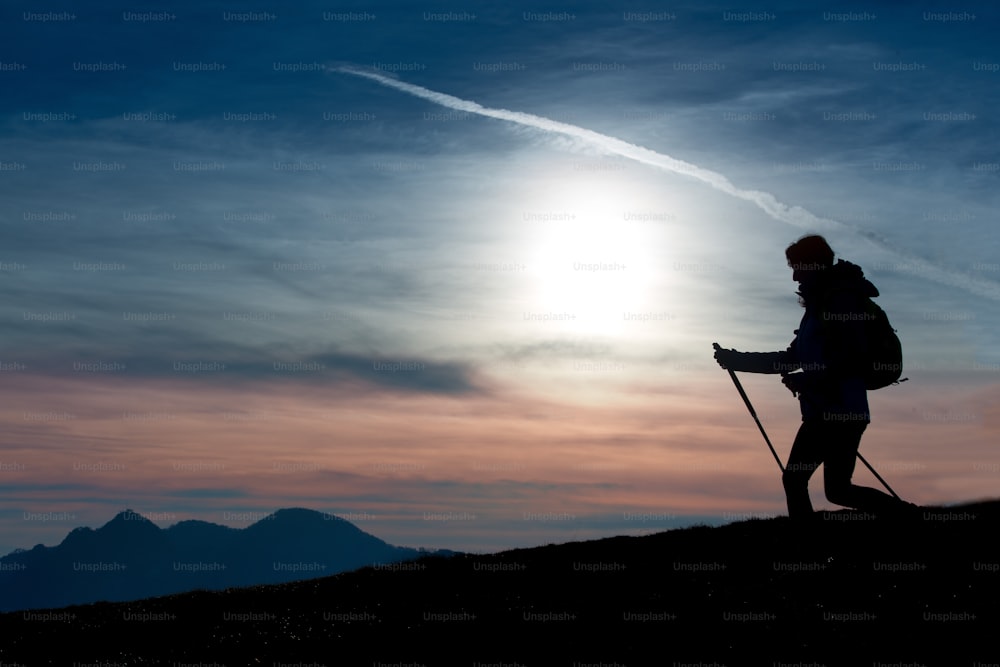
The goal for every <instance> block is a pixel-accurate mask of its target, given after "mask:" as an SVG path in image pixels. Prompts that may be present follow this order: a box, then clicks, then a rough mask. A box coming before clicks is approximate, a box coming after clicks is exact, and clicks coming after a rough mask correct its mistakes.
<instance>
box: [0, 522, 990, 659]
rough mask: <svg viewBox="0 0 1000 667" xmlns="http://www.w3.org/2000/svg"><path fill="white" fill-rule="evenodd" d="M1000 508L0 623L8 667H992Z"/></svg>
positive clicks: (382, 570) (424, 565) (432, 568)
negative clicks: (48, 658) (62, 665)
mask: <svg viewBox="0 0 1000 667" xmlns="http://www.w3.org/2000/svg"><path fill="white" fill-rule="evenodd" d="M998 526H1000V504H997V503H980V504H972V505H965V506H962V507H952V508H936V509H928V510H926V511H924V512H923V513H922V515H921V516H919V517H916V518H914V519H912V520H909V521H907V522H900V521H890V520H887V519H875V518H873V517H870V516H865V515H861V514H856V513H851V512H836V513H824V514H821V515H819V516H818V517H817V520H816V521H815V522H812V523H810V524H807V525H798V524H793V523H791V522H790V521H789V520H788V519H787V518H777V519H771V520H760V521H746V522H741V523H735V524H730V525H727V526H721V527H716V528H708V527H695V528H688V529H682V530H675V531H669V532H665V533H659V534H656V535H650V536H644V537H614V538H608V539H603V540H597V541H591V542H579V543H570V544H561V545H550V546H544V547H537V548H532V549H519V550H514V551H508V552H503V553H499V554H493V555H476V556H471V555H457V556H452V557H450V558H445V557H428V558H424V559H421V560H418V561H413V562H409V563H396V564H392V565H383V566H378V567H368V568H364V569H362V570H359V571H356V572H350V573H344V574H340V575H337V576H333V577H327V578H322V579H313V580H310V581H302V582H295V583H288V584H280V585H274V586H264V587H255V588H245V589H232V590H228V591H224V592H197V593H189V594H183V595H176V596H171V597H164V598H157V599H150V600H144V601H141V602H133V603H120V604H97V605H90V606H82V607H72V608H66V609H61V610H57V611H52V612H48V613H46V612H41V613H39V612H35V613H33V614H28V613H15V614H6V615H3V616H0V627H2V632H3V636H4V642H3V645H2V648H0V658H2V662H3V663H4V664H8V663H11V662H17V663H21V664H57V662H58V661H56V662H48V663H46V662H44V661H43V660H41V658H40V656H43V655H51V654H52V653H53V651H54V647H57V646H63V647H67V646H68V647H72V650H73V653H74V655H73V658H72V659H73V660H75V661H76V662H78V663H93V662H99V661H103V662H116V663H117V664H164V665H171V664H175V663H176V664H179V663H202V664H206V663H207V664H212V663H213V662H215V663H219V664H230V665H237V664H239V665H244V664H272V663H292V664H299V663H301V664H325V665H345V664H357V665H369V666H371V665H379V664H382V665H396V664H402V665H428V666H429V665H437V664H464V665H477V664H478V665H489V664H504V665H514V664H518V665H574V666H580V665H585V664H603V665H614V664H618V665H639V664H656V665H668V666H671V667H674V666H675V665H681V664H685V665H687V664H696V665H706V664H713V663H718V664H727V665H735V664H765V665H776V664H810V665H811V664H821V665H835V664H850V665H898V664H904V665H928V666H929V665H968V666H969V667H972V666H973V665H976V664H977V663H982V664H989V663H990V662H991V661H992V662H996V661H997V656H998V655H1000V653H998V649H997V648H996V642H995V640H994V639H993V638H992V637H993V635H994V634H995V629H996V627H998V622H1000V604H998V594H1000V572H998V569H1000V554H998V548H997V547H996V546H994V539H995V538H994V536H995V535H996V533H997V528H998Z"/></svg>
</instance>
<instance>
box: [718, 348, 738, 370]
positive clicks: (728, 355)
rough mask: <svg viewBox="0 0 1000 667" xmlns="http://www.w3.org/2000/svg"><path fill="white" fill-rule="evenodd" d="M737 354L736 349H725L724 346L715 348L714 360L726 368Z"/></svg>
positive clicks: (732, 362)
mask: <svg viewBox="0 0 1000 667" xmlns="http://www.w3.org/2000/svg"><path fill="white" fill-rule="evenodd" d="M739 354H740V353H739V352H737V351H736V350H727V349H726V348H724V347H716V348H715V360H716V361H717V362H718V363H719V365H720V366H722V367H723V368H725V369H727V370H728V369H729V368H731V367H732V366H733V364H735V363H736V357H737V355H739Z"/></svg>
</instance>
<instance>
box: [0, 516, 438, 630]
mask: <svg viewBox="0 0 1000 667" xmlns="http://www.w3.org/2000/svg"><path fill="white" fill-rule="evenodd" d="M427 553H428V552H427V551H424V550H418V549H409V548H403V547H395V546H392V545H390V544H387V543H386V542H383V541H382V540H380V539H378V538H376V537H374V536H372V535H369V534H368V533H365V532H364V531H362V530H360V529H359V528H357V527H356V526H355V525H353V524H351V523H350V522H348V521H345V520H344V519H341V518H339V517H336V516H333V515H330V514H324V513H321V512H316V511H313V510H308V509H283V510H278V511H277V512H275V513H274V514H271V515H269V516H267V517H266V518H264V519H261V520H260V521H258V522H256V523H254V524H253V525H251V526H248V527H246V528H243V529H234V528H228V527H226V526H220V525H217V524H213V523H208V522H204V521H182V522H180V523H177V524H174V525H172V526H170V527H169V528H166V529H161V528H160V527H158V526H157V525H156V524H154V523H153V522H152V521H149V520H148V519H146V518H145V517H143V516H142V515H140V514H138V513H136V512H134V511H132V510H126V511H123V512H120V513H119V514H118V515H116V516H115V517H114V518H113V519H112V520H111V521H109V522H108V523H106V524H105V525H103V526H101V527H100V528H98V529H97V530H93V529H91V528H85V527H81V528H76V529H74V530H73V531H71V532H70V533H69V534H68V535H67V536H66V538H65V539H64V540H63V541H62V542H61V543H60V544H59V545H58V546H55V547H45V546H42V545H38V546H36V547H35V548H33V549H31V550H27V551H24V550H21V551H15V552H14V553H11V554H9V555H7V556H4V557H3V558H0V611H12V610H18V609H39V608H47V607H49V608H50V607H63V606H66V605H71V604H85V603H90V602H97V601H101V600H106V601H125V600H138V599H142V598H147V597H152V596H158V595H167V594H169V593H178V592H181V591H190V590H195V589H208V590H215V589H223V588H230V587H235V586H251V585H258V584H273V583H280V582H286V581H294V580H299V579H308V578H312V577H318V576H326V575H331V574H336V573H338V572H343V571H347V570H353V569H357V568H359V567H362V566H365V565H371V564H373V563H394V562H398V561H403V560H408V559H413V558H417V557H419V556H421V555H426V554H427Z"/></svg>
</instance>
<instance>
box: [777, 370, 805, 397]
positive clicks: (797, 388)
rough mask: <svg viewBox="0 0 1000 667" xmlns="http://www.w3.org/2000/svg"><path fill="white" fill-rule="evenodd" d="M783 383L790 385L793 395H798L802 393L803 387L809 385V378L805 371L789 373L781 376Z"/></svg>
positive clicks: (789, 389) (789, 388)
mask: <svg viewBox="0 0 1000 667" xmlns="http://www.w3.org/2000/svg"><path fill="white" fill-rule="evenodd" d="M781 384H783V385H785V386H786V387H788V391H790V392H792V396H798V395H799V394H801V393H802V390H803V389H807V388H808V387H809V378H808V377H807V376H806V374H805V373H789V374H787V375H782V376H781Z"/></svg>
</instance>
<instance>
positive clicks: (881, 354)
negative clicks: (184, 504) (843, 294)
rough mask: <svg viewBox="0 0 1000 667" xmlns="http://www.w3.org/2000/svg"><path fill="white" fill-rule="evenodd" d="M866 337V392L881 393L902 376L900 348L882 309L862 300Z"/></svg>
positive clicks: (868, 299) (872, 302) (867, 299)
mask: <svg viewBox="0 0 1000 667" xmlns="http://www.w3.org/2000/svg"><path fill="white" fill-rule="evenodd" d="M864 312H865V334H866V336H867V338H868V361H867V363H866V367H865V368H866V371H867V372H866V373H865V389H868V390H872V389H881V388H882V387H888V386H889V385H891V384H899V383H900V382H902V381H905V378H904V380H900V379H899V376H900V375H902V374H903V344H902V343H900V342H899V336H897V335H896V330H895V329H893V328H892V324H890V323H889V316H888V315H886V314H885V311H884V310H882V308H881V307H880V306H879V305H878V304H877V303H875V302H874V301H872V300H871V297H867V296H866V297H864Z"/></svg>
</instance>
